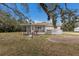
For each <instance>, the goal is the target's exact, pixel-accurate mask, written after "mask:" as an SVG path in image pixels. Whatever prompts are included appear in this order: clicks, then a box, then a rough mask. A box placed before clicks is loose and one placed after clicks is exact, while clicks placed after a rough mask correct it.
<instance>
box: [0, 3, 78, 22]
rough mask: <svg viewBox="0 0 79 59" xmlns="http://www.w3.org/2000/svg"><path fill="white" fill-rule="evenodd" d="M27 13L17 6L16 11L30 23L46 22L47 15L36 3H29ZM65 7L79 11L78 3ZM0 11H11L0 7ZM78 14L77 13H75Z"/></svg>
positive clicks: (62, 5)
mask: <svg viewBox="0 0 79 59" xmlns="http://www.w3.org/2000/svg"><path fill="white" fill-rule="evenodd" d="M8 5H9V6H10V7H12V8H16V7H13V6H12V5H11V4H8ZM28 5H29V12H26V10H25V9H24V8H23V7H22V6H21V5H20V4H17V7H18V9H19V10H20V11H21V12H23V13H24V14H25V15H26V16H27V17H29V18H30V19H31V20H32V21H35V22H47V21H48V20H47V18H48V17H47V14H46V13H45V12H44V11H43V9H41V8H40V7H38V4H37V3H29V4H28ZM60 5H61V7H62V8H64V4H63V3H61V4H60ZM67 7H68V8H69V9H78V10H79V4H78V3H68V4H67ZM0 9H3V10H7V11H8V12H11V10H8V9H7V8H6V7H4V6H0ZM11 13H12V15H13V16H15V15H14V14H13V12H11ZM77 14H79V12H78V13H77ZM57 20H58V21H57V22H60V18H57Z"/></svg>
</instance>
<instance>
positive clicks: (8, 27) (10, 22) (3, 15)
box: [0, 10, 27, 32]
mask: <svg viewBox="0 0 79 59" xmlns="http://www.w3.org/2000/svg"><path fill="white" fill-rule="evenodd" d="M21 21H22V20H21ZM23 22H25V21H24V20H23ZM23 22H22V23H23ZM26 23H27V22H26ZM20 24H21V22H20V21H18V20H16V19H15V18H14V17H12V16H11V15H10V14H8V13H7V12H5V11H2V10H0V32H15V31H21V27H20Z"/></svg>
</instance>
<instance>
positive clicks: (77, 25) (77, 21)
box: [74, 18, 79, 32]
mask: <svg viewBox="0 0 79 59" xmlns="http://www.w3.org/2000/svg"><path fill="white" fill-rule="evenodd" d="M74 31H75V32H79V18H78V19H76V23H75V28H74Z"/></svg>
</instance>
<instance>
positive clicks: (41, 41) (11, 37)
mask: <svg viewBox="0 0 79 59" xmlns="http://www.w3.org/2000/svg"><path fill="white" fill-rule="evenodd" d="M67 35H68V33H66V35H65V34H63V35H39V36H34V38H33V39H32V38H29V37H28V36H27V35H23V34H22V33H20V32H13V33H0V55H12V56H22V55H23V56H28V55H30V56H37V55H38V56H61V55H63V56H64V55H65V56H66V55H78V56H79V44H78V43H77V44H76V43H73V44H71V43H70V44H69V43H68V44H67V43H62V42H58V43H57V42H51V41H49V40H48V39H47V38H50V37H52V39H54V37H55V38H57V39H58V38H60V37H61V38H63V37H64V36H67ZM69 35H71V34H69ZM69 35H68V36H69ZM73 36H74V35H73ZM74 37H75V36H74ZM77 37H78V35H77ZM75 38H76V37H75ZM67 39H68V38H67ZM63 40H64V39H63ZM74 40H75V39H74Z"/></svg>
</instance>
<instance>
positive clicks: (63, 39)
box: [48, 35, 79, 44]
mask: <svg viewBox="0 0 79 59" xmlns="http://www.w3.org/2000/svg"><path fill="white" fill-rule="evenodd" d="M48 40H49V41H51V42H56V43H72V44H73V43H76V44H79V36H71V35H65V36H54V37H52V38H49V39H48Z"/></svg>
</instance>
